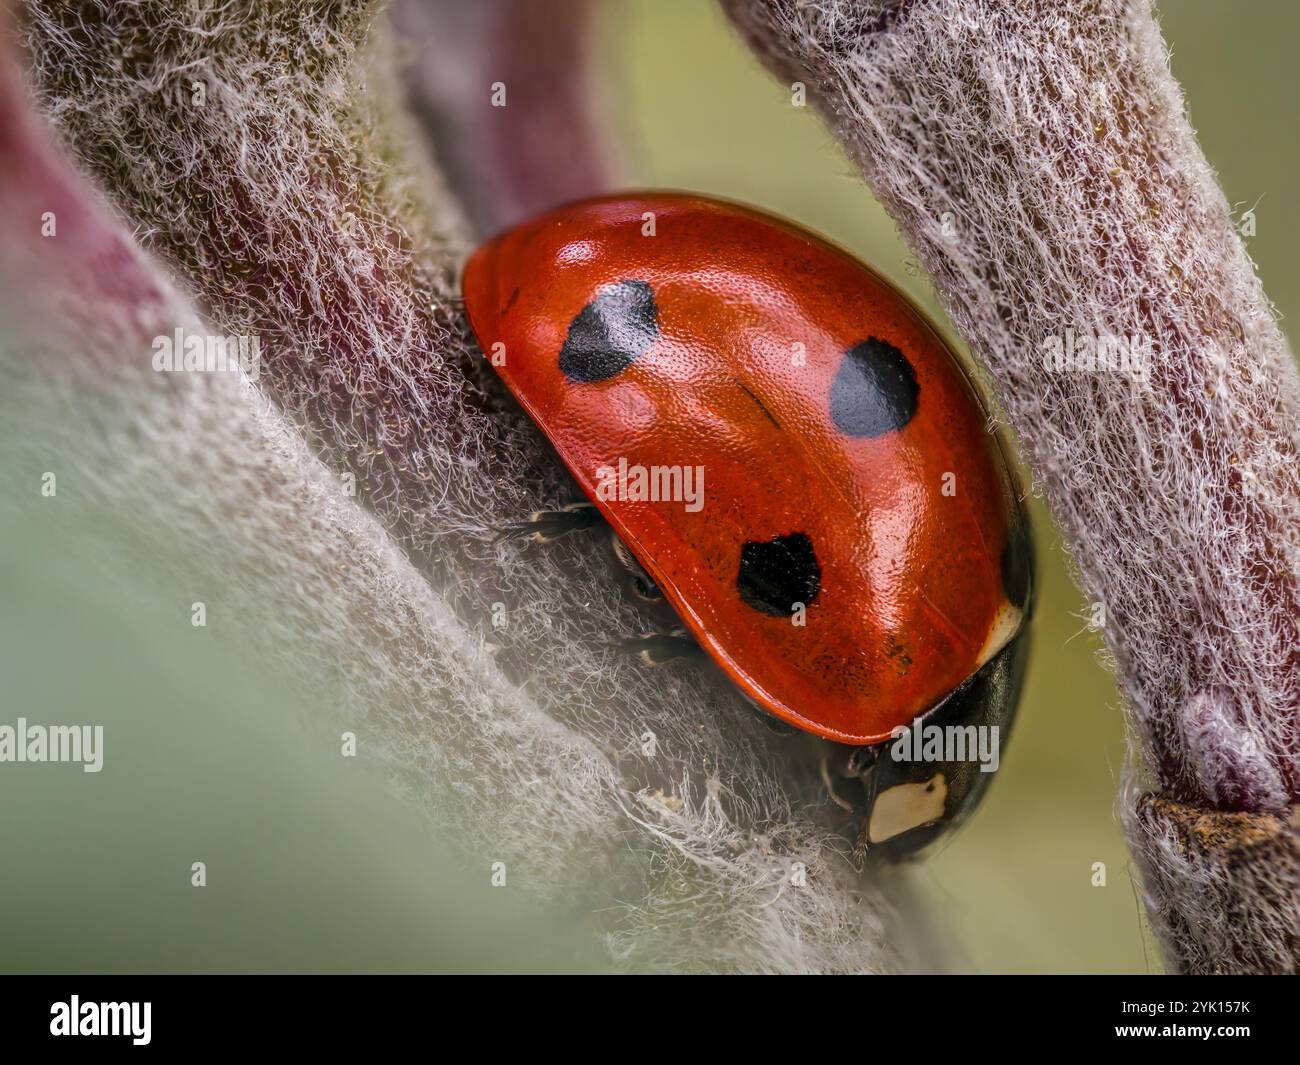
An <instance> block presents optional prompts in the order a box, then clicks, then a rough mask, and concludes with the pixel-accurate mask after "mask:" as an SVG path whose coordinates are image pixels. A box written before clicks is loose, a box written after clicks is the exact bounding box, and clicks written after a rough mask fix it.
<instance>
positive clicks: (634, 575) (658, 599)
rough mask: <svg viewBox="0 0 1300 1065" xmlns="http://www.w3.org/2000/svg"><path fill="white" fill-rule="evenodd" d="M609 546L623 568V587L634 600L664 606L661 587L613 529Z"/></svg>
mask: <svg viewBox="0 0 1300 1065" xmlns="http://www.w3.org/2000/svg"><path fill="white" fill-rule="evenodd" d="M609 546H610V548H611V549H612V550H613V552H614V558H615V559H617V561H618V564H619V566H620V567H621V571H620V572H621V576H622V578H623V585H624V587H625V588H626V589H627V590H628V591H629V592H630V593H631V594H632V598H634V599H638V600H640V601H641V602H642V603H647V604H650V605H652V606H659V605H661V604H663V603H664V593H663V592H662V591H661V590H660V588H659V585H657V584H655V582H654V578H653V577H651V576H650V574H648V573H647V572H646V571H645V567H643V566H642V565H641V563H640V562H638V561H637V560H636V556H634V555H633V554H632V552H631V551H629V550H628V547H627V544H625V543H623V539H622V537H620V536H619V535H618V533H616V532H614V531H613V530H612V529H611V530H610V534H609Z"/></svg>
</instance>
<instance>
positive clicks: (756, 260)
mask: <svg viewBox="0 0 1300 1065" xmlns="http://www.w3.org/2000/svg"><path fill="white" fill-rule="evenodd" d="M463 291H464V298H465V307H466V311H467V313H468V316H469V320H470V324H471V326H472V328H473V331H474V334H475V336H476V337H477V339H478V341H479V343H480V345H481V347H482V348H483V350H484V352H485V354H486V355H487V357H488V358H489V361H490V362H491V364H492V365H493V366H494V367H495V369H496V371H497V373H498V374H499V375H500V377H501V379H502V380H503V381H504V382H505V384H506V386H507V387H508V388H509V390H510V392H511V393H512V394H513V395H514V397H515V398H516V399H517V400H518V402H519V403H520V404H521V405H522V406H523V408H524V410H525V411H526V412H527V414H528V415H529V416H530V417H531V418H532V420H533V421H534V422H535V423H536V424H537V425H538V426H539V427H540V429H541V430H542V432H543V433H544V434H545V435H546V437H547V438H548V439H549V441H550V442H551V444H552V445H553V446H554V447H555V450H556V451H557V452H558V453H559V455H560V458H561V459H562V460H563V461H564V463H565V464H566V465H567V466H568V468H569V470H570V472H571V473H572V474H573V477H574V479H575V480H576V481H577V482H578V484H579V486H580V487H581V488H582V490H583V492H584V493H585V495H586V500H585V501H583V502H580V503H575V504H572V505H570V506H568V507H566V508H564V509H563V510H560V511H550V512H539V513H537V514H534V515H532V517H531V518H530V519H529V520H527V521H523V522H520V523H518V524H516V525H514V526H511V527H510V528H509V529H506V530H502V538H510V537H512V536H516V535H521V534H531V535H533V536H534V537H536V538H537V539H539V540H545V539H550V538H552V537H554V536H558V535H561V534H564V533H566V532H570V531H573V530H577V529H582V528H590V527H592V526H595V525H598V524H600V523H601V522H606V523H608V525H609V527H610V529H611V530H612V532H613V534H614V536H615V544H614V546H615V548H616V552H617V554H618V556H619V559H620V561H621V562H622V563H623V565H624V567H625V568H626V570H627V572H628V574H629V576H630V579H631V580H630V586H631V588H632V590H633V592H634V594H636V595H637V596H638V598H641V599H643V600H647V601H653V600H656V599H661V600H662V601H664V602H665V603H666V604H667V606H669V607H671V610H672V613H673V614H674V615H675V618H676V619H677V620H676V627H675V628H674V629H673V630H672V631H669V632H668V633H665V634H656V635H653V636H651V637H647V638H645V639H643V640H640V641H632V643H631V645H632V646H633V647H634V648H636V649H637V650H638V652H639V653H640V655H641V657H642V658H643V659H644V660H645V661H647V662H651V663H657V662H661V661H665V660H667V659H670V658H673V657H676V656H677V655H678V654H681V653H684V652H685V651H686V650H687V649H688V648H690V647H693V646H697V647H698V648H702V649H703V651H705V652H706V653H707V654H708V655H709V656H710V657H711V658H712V659H713V660H714V661H715V662H716V663H717V664H718V665H719V666H720V667H721V668H722V669H723V670H724V671H725V672H726V673H727V674H728V675H729V676H730V678H731V680H732V681H734V682H735V684H736V685H738V686H739V688H740V689H741V690H742V691H743V692H744V693H745V694H746V695H747V696H749V698H750V699H751V700H752V701H753V702H754V703H756V704H757V705H758V706H759V707H760V708H761V709H762V710H765V711H767V712H768V713H770V714H773V715H775V716H776V717H777V718H780V719H781V720H782V721H784V722H787V723H788V724H789V725H790V726H793V727H794V730H798V731H800V732H803V733H806V734H809V735H810V736H812V737H817V738H818V739H817V740H816V742H817V743H818V744H820V745H821V746H822V747H823V750H824V755H825V757H824V762H823V775H824V777H825V779H826V781H827V784H828V785H829V787H830V793H831V797H832V798H834V799H835V801H837V802H839V803H840V804H841V805H844V806H845V807H846V808H850V809H854V810H857V811H860V812H861V813H862V814H863V815H864V816H863V819H862V822H861V832H862V838H863V842H864V843H865V845H866V846H867V847H868V848H871V847H880V846H882V845H888V846H889V849H890V850H891V852H893V853H897V854H904V853H911V852H913V851H915V850H917V849H919V848H920V847H921V846H922V845H924V844H925V843H928V842H929V841H930V840H931V839H933V838H934V837H935V836H936V835H937V834H938V833H939V831H941V830H943V829H945V828H948V827H950V826H951V825H953V824H955V823H956V822H957V821H959V820H960V819H961V818H962V817H964V815H965V814H966V813H967V812H969V810H970V809H971V808H973V806H974V804H975V803H976V802H977V800H978V798H979V796H980V794H981V793H982V792H983V790H984V789H985V787H986V786H987V783H988V779H989V776H990V774H989V773H988V772H987V771H985V770H986V769H987V765H986V764H984V763H979V762H977V761H976V759H975V757H974V754H973V752H974V751H975V749H976V747H977V738H976V737H978V733H979V729H980V728H983V729H985V730H989V729H992V730H994V731H993V732H992V733H991V736H992V742H994V743H997V742H1000V741H1001V740H1004V739H1005V738H1006V733H1007V731H1008V729H1009V726H1010V723H1011V719H1012V717H1013V715H1014V711H1015V706H1016V702H1017V700H1018V697H1019V691H1020V686H1021V677H1022V675H1023V669H1024V663H1025V657H1026V651H1027V645H1028V640H1027V639H1026V638H1025V633H1026V631H1027V621H1028V617H1029V612H1030V603H1031V590H1032V588H1031V586H1032V583H1033V559H1032V557H1031V549H1030V539H1029V535H1028V527H1027V523H1026V516H1025V514H1024V512H1023V510H1022V508H1021V505H1020V495H1021V493H1020V492H1019V490H1018V487H1017V484H1016V481H1015V479H1014V477H1013V475H1012V472H1011V469H1010V466H1009V464H1008V462H1007V459H1006V455H1005V451H1004V448H1003V444H1002V441H1001V440H1000V439H999V437H998V435H997V433H995V432H994V431H993V430H992V429H991V427H990V419H989V417H988V415H987V413H986V411H985V408H984V405H983V403H982V401H981V398H980V396H979V393H978V392H977V390H976V388H975V387H974V385H973V383H972V381H971V379H970V377H969V376H968V374H967V373H966V371H965V370H964V369H963V367H962V364H961V363H960V361H959V360H958V359H957V357H956V355H955V354H954V352H953V351H952V350H951V349H950V348H949V347H948V345H947V344H946V343H945V342H944V340H943V339H942V337H941V336H940V334H939V333H938V332H937V330H936V329H935V328H934V327H933V326H932V325H931V324H930V323H929V322H928V321H927V320H926V318H925V317H924V316H923V315H922V313H921V312H920V311H919V310H918V309H917V308H916V307H914V306H913V305H912V304H911V303H910V302H909V301H908V300H907V299H906V298H905V297H904V296H903V295H902V294H900V293H899V292H898V291H897V290H896V289H894V288H893V287H892V286H891V285H890V284H889V283H887V282H886V281H885V280H883V279H882V278H881V277H880V276H879V275H878V274H876V273H875V272H874V271H872V270H871V269H869V268H868V267H866V266H865V265H863V264H862V263H861V262H859V261H857V260H856V259H854V258H853V257H852V256H850V255H849V254H848V253H847V252H845V251H843V250H841V249H839V248H837V247H835V246H834V245H832V244H830V243H829V242H827V241H825V240H823V239H821V238H820V237H818V236H816V235H814V234H812V233H810V232H808V231H806V230H803V229H801V228H799V227H797V226H795V225H793V224H792V223H789V222H786V221H783V220H781V219H778V218H776V217H773V216H770V215H767V214H763V213H761V212H759V211H756V210H753V209H750V208H747V207H742V206H739V205H736V204H732V203H727V202H722V201H718V200H713V199H707V198H704V197H700V196H694V195H687V194H682V193H665V192H651V193H640V194H629V195H616V196H605V197H599V198H596V199H589V200H585V201H582V202H578V203H574V204H571V205H568V206H564V207H560V208H558V209H556V210H553V211H551V212H549V213H547V214H544V215H542V216H541V217H539V218H536V219H534V220H532V221H529V222H526V223H524V224H521V225H519V226H516V227H515V228H513V229H511V230H509V231H508V232H505V233H504V234H501V235H499V236H497V237H495V238H494V239H492V240H490V241H488V242H487V243H486V244H484V245H483V246H482V247H480V248H479V249H478V250H477V251H475V252H474V253H473V255H472V256H471V257H470V259H469V261H468V263H467V264H466V267H465V272H464V279H463ZM970 726H976V728H975V729H973V730H972V729H970ZM934 727H938V728H939V729H940V732H939V733H937V735H939V736H940V737H941V742H939V743H938V744H935V743H931V742H929V741H930V740H932V739H933V737H934V736H935V735H936V733H935V732H934V731H933V728H934ZM922 729H924V730H926V731H924V732H922V731H918V730H922ZM904 730H911V731H912V736H910V737H909V736H908V735H907V732H906V731H904ZM792 731H793V730H792ZM959 737H964V738H965V740H967V741H968V742H966V743H963V744H962V746H963V747H964V748H965V750H964V751H963V752H962V754H961V756H960V757H957V756H955V755H954V753H953V747H954V744H952V743H949V742H948V740H949V739H950V738H951V739H954V740H955V739H958V738H959ZM905 740H907V741H911V740H915V742H914V743H909V746H911V747H913V748H914V750H912V751H911V752H902V753H900V752H901V747H902V744H903V741H905ZM926 751H928V752H929V756H928V757H926V756H923V755H924V752H926ZM903 753H907V754H908V755H909V756H907V757H904V756H903ZM911 755H915V757H912V756H911ZM996 760H997V759H996V755H994V756H993V762H994V764H995V765H996Z"/></svg>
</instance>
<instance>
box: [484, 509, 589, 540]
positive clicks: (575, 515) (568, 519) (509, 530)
mask: <svg viewBox="0 0 1300 1065" xmlns="http://www.w3.org/2000/svg"><path fill="white" fill-rule="evenodd" d="M604 520H605V519H604V518H602V517H601V516H600V511H598V510H597V509H596V508H595V507H594V506H592V504H590V503H588V502H587V501H586V500H583V501H581V502H577V503H569V504H568V505H567V506H565V507H563V508H562V509H560V510H535V511H533V513H532V514H530V515H529V516H528V520H527V521H515V522H511V523H510V524H509V525H505V526H503V527H502V528H501V529H499V530H498V531H497V534H496V536H494V537H493V538H492V542H493V543H494V544H499V543H502V542H504V541H506V540H521V539H523V538H525V537H529V538H531V539H533V540H536V541H537V542H538V543H542V544H544V543H549V542H550V541H551V540H556V539H558V538H559V537H561V536H566V535H567V534H569V533H571V532H580V531H581V530H583V529H593V528H595V527H596V526H597V525H599V524H601V522H603V521H604Z"/></svg>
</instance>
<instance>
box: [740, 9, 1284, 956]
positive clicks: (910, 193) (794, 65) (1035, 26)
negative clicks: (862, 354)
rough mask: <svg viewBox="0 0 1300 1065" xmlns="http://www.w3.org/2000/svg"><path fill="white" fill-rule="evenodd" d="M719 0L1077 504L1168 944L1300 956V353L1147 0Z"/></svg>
mask: <svg viewBox="0 0 1300 1065" xmlns="http://www.w3.org/2000/svg"><path fill="white" fill-rule="evenodd" d="M724 7H725V9H726V11H727V12H728V14H729V15H730V17H731V18H732V20H733V21H734V23H735V24H736V26H737V27H738V28H739V29H740V31H741V33H742V34H743V35H744V36H745V37H746V38H747V40H748V41H749V42H750V43H751V44H752V45H753V47H754V48H755V49H756V51H757V52H758V53H759V54H760V55H761V56H762V57H763V58H764V60H765V61H766V62H767V63H768V65H769V66H770V67H771V68H772V69H773V70H774V71H775V72H776V73H777V74H778V75H779V76H780V77H781V78H782V79H784V80H786V81H788V82H791V83H793V82H796V81H797V82H801V83H804V84H805V85H806V86H807V90H808V92H809V94H810V95H811V96H812V97H814V98H815V99H816V100H817V101H818V103H819V106H820V108H821V109H822V111H823V112H824V114H825V116H826V118H827V119H828V121H829V122H830V123H831V124H832V126H833V127H834V129H835V131H836V133H837V134H838V137H839V139H840V141H841V143H842V144H843V146H844V148H845V150H846V151H847V152H848V153H849V154H850V156H851V157H852V158H853V159H854V160H855V161H856V162H857V163H858V165H859V166H860V167H861V168H862V171H863V174H864V175H865V177H866V179H867V181H868V183H869V184H870V186H871V188H872V189H873V190H874V192H875V193H876V195H877V196H878V197H879V198H880V200H881V201H882V202H883V203H884V205H885V206H886V208H887V209H888V210H889V211H890V213H891V214H892V215H893V217H894V219H895V220H896V221H897V223H898V225H899V227H900V229H901V230H902V232H903V235H904V236H905V238H906V239H907V240H908V241H909V242H910V244H911V245H912V246H913V248H914V249H915V251H916V253H917V255H918V256H919V259H920V261H921V263H922V264H923V265H924V266H925V268H926V269H927V270H928V272H929V274H930V276H931V277H932V278H933V280H934V283H935V286H936V288H937V290H938V293H939V295H940V298H941V300H942V301H943V304H944V306H945V308H946V310H947V311H948V313H949V315H950V316H951V318H952V321H953V323H954V324H955V326H956V327H957V329H958V331H959V332H960V333H961V334H962V336H963V337H964V338H965V339H966V340H967V341H968V342H969V344H970V346H971V349H972V351H973V352H974V354H975V356H976V357H977V359H978V360H979V361H980V362H981V363H982V364H983V367H984V368H985V370H986V371H987V373H988V375H989V377H990V378H991V384H992V389H993V391H994V393H995V395H996V398H997V400H998V402H999V404H1000V407H1001V410H1002V411H1003V412H1004V414H1005V417H1006V419H1007V421H1008V422H1009V423H1010V425H1011V426H1012V427H1013V428H1014V429H1015V431H1016V433H1017V434H1018V436H1019V439H1020V443H1021V447H1022V450H1023V452H1024V454H1025V457H1026V459H1027V460H1028V462H1029V464H1030V466H1031V468H1032V470H1033V473H1034V475H1035V480H1036V483H1037V485H1038V486H1039V487H1040V488H1041V490H1042V491H1043V492H1044V494H1045V495H1046V497H1047V500H1048V502H1049V504H1050V505H1051V507H1052V510H1053V513H1054V514H1055V516H1056V519H1057V521H1058V522H1059V523H1060V527H1061V530H1062V533H1063V534H1064V537H1065V540H1066V543H1067V546H1068V547H1069V549H1070V551H1071V554H1072V556H1073V561H1074V565H1075V566H1076V568H1077V578H1078V582H1079V584H1080V586H1081V587H1082V588H1083V590H1084V592H1085V594H1086V595H1087V596H1088V598H1089V600H1090V601H1091V602H1092V603H1093V604H1094V608H1093V614H1094V617H1096V618H1097V619H1098V621H1099V622H1101V623H1102V624H1101V628H1102V632H1103V634H1104V641H1105V646H1106V649H1107V652H1108V655H1109V657H1110V658H1111V659H1113V662H1114V665H1115V668H1116V672H1117V674H1118V677H1119V680H1120V683H1121V686H1122V689H1123V692H1124V695H1125V701H1126V707H1127V712H1128V715H1129V719H1130V722H1131V725H1132V731H1133V735H1134V737H1135V745H1136V747H1137V748H1138V753H1139V760H1140V765H1141V770H1142V772H1141V773H1140V775H1141V776H1142V777H1143V780H1142V781H1141V782H1140V783H1138V782H1133V783H1131V784H1130V786H1129V787H1127V788H1126V791H1125V795H1124V797H1123V803H1124V811H1123V816H1124V821H1125V825H1126V827H1127V831H1128V836H1129V840H1130V843H1131V846H1132V848H1133V850H1134V852H1135V854H1136V856H1137V859H1138V863H1139V866H1140V868H1141V871H1142V874H1143V883H1144V889H1145V894H1146V901H1147V905H1148V911H1149V913H1150V915H1151V917H1152V919H1153V923H1154V925H1155V927H1156V930H1157V932H1158V934H1159V935H1160V937H1161V939H1162V942H1163V944H1164V948H1165V951H1166V957H1167V962H1168V964H1169V966H1170V968H1171V969H1173V970H1175V971H1194V972H1212V971H1271V972H1277V971H1286V972H1290V971H1295V970H1296V969H1297V967H1298V966H1300V919H1298V914H1300V902H1298V899H1300V862H1298V861H1297V852H1298V851H1300V847H1298V846H1297V841H1298V836H1297V833H1298V832H1300V823H1298V822H1297V819H1296V817H1295V813H1294V810H1295V802H1296V799H1297V796H1298V795H1300V638H1298V629H1297V625H1298V624H1300V588H1298V583H1297V576H1298V574H1300V381H1298V380H1297V374H1296V369H1295V365H1294V363H1293V362H1292V359H1291V356H1290V353H1289V351H1288V348H1287V345H1286V342H1285V340H1284V339H1283V337H1282V335H1281V332H1280V331H1279V329H1278V326H1277V323H1276V321H1275V320H1274V316H1273V314H1272V313H1271V309H1270V305H1269V303H1268V300H1267V298H1266V297H1265V295H1264V292H1263V289H1262V287H1261V286H1260V283H1259V281H1258V279H1257V278H1256V276H1255V271H1254V268H1253V264H1252V263H1251V260H1250V258H1249V257H1248V255H1247V254H1246V251H1245V249H1244V247H1243V245H1242V242H1241V240H1240V238H1239V236H1238V234H1237V232H1236V230H1235V229H1234V225H1233V220H1232V217H1231V215H1230V213H1229V209H1228V204H1227V202H1226V201H1225V198H1224V196H1223V193H1222V191H1221V190H1220V188H1219V186H1218V184H1217V182H1216V180H1215V177H1214V174H1213V172H1212V171H1211V169H1210V167H1209V165H1208V164H1207V162H1206V160H1205V158H1204V156H1203V155H1202V153H1201V150H1200V148H1199V147H1198V145H1197V143H1196V140H1195V137H1194V135H1193V132H1192V129H1191V127H1190V125H1189V124H1188V121H1187V118H1186V116H1185V114H1184V109H1183V101H1182V97H1181V94H1180V92H1179V88H1178V86H1177V84H1176V82H1175V81H1174V79H1173V77H1172V76H1171V74H1170V71H1169V68H1168V64H1167V50H1166V47H1165V44H1164V41H1163V39H1162V37H1161V35H1160V32H1159V29H1158V27H1157V25H1156V22H1155V20H1154V18H1153V14H1152V11H1151V7H1150V4H1149V3H1148V2H1147V0H1084V2H1079V0H1069V2H1065V0H1018V2H1015V3H1011V2H1006V0H724ZM1102 353H1104V357H1105V361H1102V362H1099V361H1098V358H1099V356H1101V355H1102Z"/></svg>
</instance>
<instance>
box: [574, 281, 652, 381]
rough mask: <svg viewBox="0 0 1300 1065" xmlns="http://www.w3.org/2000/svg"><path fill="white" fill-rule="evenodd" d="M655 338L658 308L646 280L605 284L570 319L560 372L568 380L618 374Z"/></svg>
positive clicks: (647, 348)
mask: <svg viewBox="0 0 1300 1065" xmlns="http://www.w3.org/2000/svg"><path fill="white" fill-rule="evenodd" d="M658 339H659V309H658V308H657V307H656V306H655V296H654V291H653V290H652V289H651V288H650V286H649V284H648V283H646V282H645V281H620V282H618V284H616V285H608V286H606V287H605V288H603V289H601V290H600V292H599V293H597V295H596V298H595V299H594V300H592V301H591V302H590V303H588V304H587V306H585V307H583V308H582V310H580V311H579V312H578V314H577V316H576V317H575V318H574V319H573V321H572V322H570V323H569V335H568V336H567V337H565V340H564V347H563V348H561V349H560V371H561V372H562V373H563V374H564V376H565V377H567V378H568V379H569V380H570V381H581V382H584V383H591V382H593V381H605V380H608V379H609V378H611V377H613V376H614V375H615V374H618V373H622V371H624V370H626V369H627V368H628V367H629V366H630V365H631V364H632V363H633V362H634V361H635V360H636V359H639V358H640V357H641V356H642V355H644V354H645V353H646V351H648V350H649V348H650V345H651V344H653V343H654V342H655V341H656V340H658Z"/></svg>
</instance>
